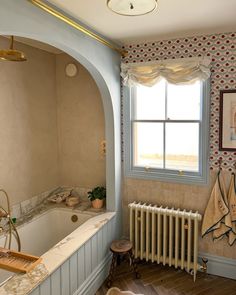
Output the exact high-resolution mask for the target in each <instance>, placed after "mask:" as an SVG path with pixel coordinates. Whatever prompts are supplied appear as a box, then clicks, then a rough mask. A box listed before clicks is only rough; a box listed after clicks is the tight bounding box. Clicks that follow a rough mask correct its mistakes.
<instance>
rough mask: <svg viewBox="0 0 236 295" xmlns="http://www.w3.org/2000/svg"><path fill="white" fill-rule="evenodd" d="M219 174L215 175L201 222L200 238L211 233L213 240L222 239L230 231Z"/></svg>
mask: <svg viewBox="0 0 236 295" xmlns="http://www.w3.org/2000/svg"><path fill="white" fill-rule="evenodd" d="M221 174H222V173H221V171H219V172H218V174H217V178H216V182H215V185H214V187H213V190H212V192H211V196H210V199H209V201H208V204H207V207H206V210H205V214H204V218H203V222H202V237H203V236H205V235H206V234H208V233H210V232H212V233H213V239H214V240H215V239H220V238H222V237H223V236H224V235H225V234H226V233H228V232H229V231H230V230H231V229H232V222H231V218H230V214H229V208H228V202H227V198H226V196H227V194H226V189H225V183H224V179H223V177H222V175H221Z"/></svg>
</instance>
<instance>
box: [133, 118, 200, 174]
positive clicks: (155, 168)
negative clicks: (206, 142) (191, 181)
mask: <svg viewBox="0 0 236 295" xmlns="http://www.w3.org/2000/svg"><path fill="white" fill-rule="evenodd" d="M135 123H147V124H148V123H163V168H158V167H148V165H146V166H144V165H135V160H134V159H135V157H136V155H135V145H134V136H135V132H134V130H135V127H134V124H135ZM171 123H198V130H199V132H198V170H197V171H191V170H185V169H169V168H166V124H171ZM201 128H202V122H201V121H200V120H132V121H131V142H132V145H131V149H132V159H131V161H132V166H133V167H140V168H144V169H146V170H150V169H152V170H153V171H155V170H158V171H159V170H160V171H161V170H162V171H164V170H165V171H166V172H168V171H172V172H174V171H177V173H178V174H180V173H182V172H183V173H193V175H194V174H195V175H199V173H200V166H201V165H200V163H201V159H200V157H201V145H200V142H201V137H202V136H201ZM147 167H148V168H147Z"/></svg>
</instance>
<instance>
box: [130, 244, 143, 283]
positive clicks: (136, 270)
mask: <svg viewBox="0 0 236 295" xmlns="http://www.w3.org/2000/svg"><path fill="white" fill-rule="evenodd" d="M129 257H130V259H131V265H132V267H133V272H134V273H135V277H136V279H140V278H141V275H140V273H139V272H138V267H137V264H136V262H135V260H134V255H133V251H132V249H131V250H130V251H129Z"/></svg>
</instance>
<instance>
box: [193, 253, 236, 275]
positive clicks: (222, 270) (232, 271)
mask: <svg viewBox="0 0 236 295" xmlns="http://www.w3.org/2000/svg"><path fill="white" fill-rule="evenodd" d="M203 257H204V258H207V259H208V262H207V273H209V274H212V275H217V276H221V277H225V278H230V279H234V280H236V259H230V258H226V257H222V256H216V255H212V254H209V253H204V252H200V253H199V258H198V260H199V263H200V264H202V258H203Z"/></svg>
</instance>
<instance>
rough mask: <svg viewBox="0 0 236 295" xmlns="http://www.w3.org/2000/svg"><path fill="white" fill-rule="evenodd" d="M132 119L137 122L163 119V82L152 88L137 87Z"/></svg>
mask: <svg viewBox="0 0 236 295" xmlns="http://www.w3.org/2000/svg"><path fill="white" fill-rule="evenodd" d="M135 105H136V108H135V112H134V118H135V119H137V120H163V119H165V81H164V80H163V79H162V80H161V81H160V82H158V83H157V84H156V85H154V86H152V87H145V86H141V85H140V86H137V87H136V98H135Z"/></svg>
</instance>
